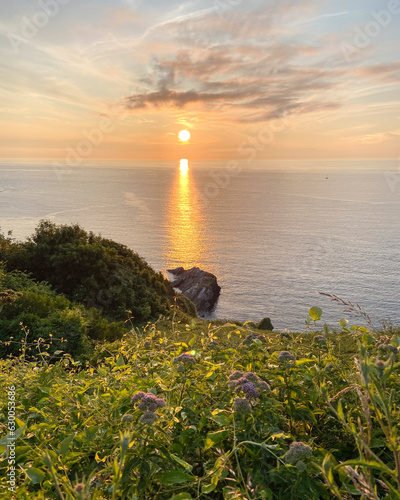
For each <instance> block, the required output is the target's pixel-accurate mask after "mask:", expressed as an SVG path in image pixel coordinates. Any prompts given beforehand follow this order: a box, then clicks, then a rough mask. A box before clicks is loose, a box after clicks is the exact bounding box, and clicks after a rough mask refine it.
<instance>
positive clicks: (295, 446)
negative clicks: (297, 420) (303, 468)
mask: <svg viewBox="0 0 400 500" xmlns="http://www.w3.org/2000/svg"><path fill="white" fill-rule="evenodd" d="M311 455H312V448H311V446H308V444H305V443H303V442H301V441H294V442H293V443H291V444H290V446H289V450H288V451H287V453H286V457H285V460H286V462H287V463H288V464H292V465H295V464H296V462H298V461H299V460H303V459H304V458H307V457H310V456H311Z"/></svg>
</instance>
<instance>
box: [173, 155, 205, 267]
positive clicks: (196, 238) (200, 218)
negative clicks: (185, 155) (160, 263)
mask: <svg viewBox="0 0 400 500" xmlns="http://www.w3.org/2000/svg"><path fill="white" fill-rule="evenodd" d="M166 229H167V234H168V246H167V248H165V250H164V261H165V262H166V263H167V268H171V267H177V266H182V267H184V268H185V269H187V268H190V267H193V266H199V267H203V268H204V266H205V263H206V257H207V254H208V247H207V244H206V235H205V219H204V215H203V213H202V210H201V204H200V199H199V195H198V193H197V188H196V184H195V181H194V179H193V177H192V176H191V174H190V169H189V161H188V160H187V159H182V160H180V162H179V173H178V175H176V177H175V180H174V184H173V186H172V190H171V193H170V197H169V202H168V215H167V225H166Z"/></svg>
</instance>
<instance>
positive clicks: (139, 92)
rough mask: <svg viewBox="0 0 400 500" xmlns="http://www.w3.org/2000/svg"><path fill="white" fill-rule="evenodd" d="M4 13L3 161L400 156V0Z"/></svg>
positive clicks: (99, 5) (100, 1)
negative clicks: (185, 135)
mask: <svg viewBox="0 0 400 500" xmlns="http://www.w3.org/2000/svg"><path fill="white" fill-rule="evenodd" d="M0 10H1V14H2V15H1V17H0V71H1V79H0V109H1V113H0V158H32V159H33V158H64V159H67V160H68V161H70V162H74V161H78V160H77V158H80V159H82V158H85V159H86V158H102V159H127V160H129V159H133V160H166V161H170V160H175V159H177V158H191V159H193V160H228V159H242V160H246V161H253V160H264V159H300V160H303V159H319V158H321V159H322V158H324V159H326V158H329V159H334V158H398V157H399V155H400V106H399V104H400V92H399V90H400V58H399V55H400V52H399V47H400V43H399V42H400V0H384V1H382V0H346V1H343V0H334V1H331V0H318V1H313V0H298V1H297V0H293V1H287V0H279V1H278V0H262V1H261V0H191V1H175V0H13V2H10V1H8V0H0ZM182 129H187V130H189V131H190V132H191V135H192V137H191V140H190V141H189V142H188V143H185V144H183V143H181V142H180V141H179V139H178V133H179V131H180V130H182Z"/></svg>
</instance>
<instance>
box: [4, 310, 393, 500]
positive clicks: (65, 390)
mask: <svg viewBox="0 0 400 500" xmlns="http://www.w3.org/2000/svg"><path fill="white" fill-rule="evenodd" d="M342 323H343V322H342ZM314 330H315V327H313V328H309V329H308V330H306V331H305V332H304V333H298V334H295V333H289V332H283V333H282V334H279V333H272V332H267V333H265V332H261V331H257V330H255V329H254V328H253V327H249V326H248V325H246V324H245V325H244V326H238V325H235V324H223V323H221V324H207V323H206V322H204V321H201V320H199V319H196V320H195V319H193V320H191V321H189V322H188V323H182V322H179V321H178V322H177V321H168V322H167V321H161V322H158V323H155V324H149V325H147V327H145V328H136V329H133V330H131V331H130V332H128V333H127V334H126V335H125V337H124V338H123V339H122V340H119V341H117V342H115V343H112V344H103V345H99V346H98V348H97V350H96V351H95V353H94V354H93V356H92V359H91V360H90V362H88V363H87V364H86V365H85V366H80V365H79V364H78V366H77V365H76V363H75V362H74V360H73V359H72V357H71V356H69V355H61V359H60V360H59V361H58V362H56V363H54V364H51V363H49V362H48V360H47V359H45V358H44V359H43V361H41V362H37V363H29V362H27V361H26V359H25V348H23V349H22V351H21V355H20V356H19V358H13V359H7V360H3V361H1V362H0V386H1V389H2V390H3V393H6V392H7V390H8V391H10V389H7V388H9V387H10V386H11V384H12V386H11V387H14V391H15V401H16V416H17V419H16V427H17V431H16V432H17V435H18V446H17V453H16V461H17V464H18V465H17V473H16V475H17V479H16V495H17V498H18V499H19V498H25V499H32V500H33V499H47V498H58V499H65V500H67V499H68V500H72V499H120V498H121V499H140V500H142V499H143V500H151V499H160V500H163V499H165V500H185V499H215V500H217V499H242V500H244V499H246V500H252V499H260V500H261V499H280V500H281V499H283V500H284V499H288V500H289V499H294V500H295V499H299V500H300V499H302V500H304V499H310V500H311V499H313V500H314V499H331V498H339V499H359V498H362V499H398V498H400V493H399V489H400V488H399V480H400V476H399V440H398V430H397V429H398V425H399V416H400V415H399V377H398V370H399V363H398V360H397V357H398V346H399V344H400V337H399V336H398V335H397V332H394V331H390V332H386V334H382V333H373V332H370V331H368V330H367V329H366V328H364V327H352V328H347V327H346V326H344V327H343V328H342V330H341V331H338V332H325V333H324V334H321V332H318V331H314ZM4 391H5V392H4ZM6 415H7V413H6V403H3V413H2V420H3V422H4V423H5V424H6V422H7V420H6V419H7V416H6ZM2 434H3V436H5V434H6V431H5V430H3V432H2ZM0 445H2V446H3V448H1V450H0V451H3V452H4V450H5V448H4V447H5V445H6V438H5V437H4V438H3V440H2V441H0ZM6 465H7V462H6V459H5V456H4V453H3V455H2V458H1V460H0V467H1V476H2V477H3V478H4V477H5V474H6ZM2 484H3V488H5V487H6V486H7V485H6V484H5V483H4V481H3V483H2ZM4 491H5V489H4Z"/></svg>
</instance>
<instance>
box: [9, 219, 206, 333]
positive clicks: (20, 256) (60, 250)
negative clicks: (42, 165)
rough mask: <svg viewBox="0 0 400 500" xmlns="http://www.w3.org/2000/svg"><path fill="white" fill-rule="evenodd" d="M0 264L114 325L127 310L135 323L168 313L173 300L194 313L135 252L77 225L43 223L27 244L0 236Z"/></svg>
mask: <svg viewBox="0 0 400 500" xmlns="http://www.w3.org/2000/svg"><path fill="white" fill-rule="evenodd" d="M0 261H3V264H4V266H5V268H6V270H8V271H14V270H19V271H22V272H27V273H30V274H31V277H32V278H33V279H35V280H37V281H39V282H42V281H45V282H47V283H49V284H50V285H51V286H52V287H53V289H54V290H55V291H56V292H57V293H59V294H64V295H65V297H67V298H68V299H69V300H71V301H73V302H78V303H80V304H83V305H84V306H85V307H87V308H92V307H94V308H96V309H98V310H99V311H100V312H101V313H102V314H103V315H104V317H106V318H107V319H109V320H112V321H125V320H126V319H127V317H128V315H127V311H129V316H130V318H131V320H132V321H133V322H134V323H135V324H140V323H145V322H147V321H149V320H152V319H157V318H158V317H159V316H160V315H169V314H170V307H171V304H173V303H174V300H178V305H179V306H180V309H181V310H183V311H184V312H187V313H189V314H191V315H195V313H196V312H195V308H194V306H193V304H192V303H191V302H190V301H189V300H188V299H185V297H183V296H182V295H178V296H177V295H176V294H175V292H174V290H173V288H172V287H171V285H170V283H169V282H168V281H167V280H166V279H164V277H163V276H162V274H161V273H156V272H155V271H154V270H153V269H152V268H151V267H150V266H149V265H148V264H147V263H146V262H145V261H144V260H143V259H142V258H141V257H139V255H138V254H137V253H135V252H133V251H132V250H130V249H129V248H128V247H126V246H124V245H121V244H119V243H116V242H115V241H112V240H109V239H106V238H102V237H101V236H97V235H95V234H93V233H92V232H86V231H85V230H84V229H82V228H81V227H80V226H78V225H59V226H57V225H56V224H54V223H52V222H50V221H41V223H40V224H39V226H38V227H37V229H36V231H35V234H34V235H33V236H32V237H30V238H28V240H27V241H25V242H16V241H14V240H13V239H12V238H10V237H5V236H4V235H2V236H0Z"/></svg>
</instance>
